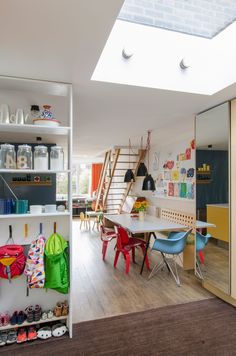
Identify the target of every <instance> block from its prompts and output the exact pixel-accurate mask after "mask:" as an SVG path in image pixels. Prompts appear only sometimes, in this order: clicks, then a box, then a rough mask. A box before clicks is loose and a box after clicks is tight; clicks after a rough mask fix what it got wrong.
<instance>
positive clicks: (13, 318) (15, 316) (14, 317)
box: [10, 311, 18, 325]
mask: <svg viewBox="0 0 236 356" xmlns="http://www.w3.org/2000/svg"><path fill="white" fill-rule="evenodd" d="M17 322H18V312H17V311H14V313H13V314H12V316H11V317H10V324H11V325H16V324H17Z"/></svg>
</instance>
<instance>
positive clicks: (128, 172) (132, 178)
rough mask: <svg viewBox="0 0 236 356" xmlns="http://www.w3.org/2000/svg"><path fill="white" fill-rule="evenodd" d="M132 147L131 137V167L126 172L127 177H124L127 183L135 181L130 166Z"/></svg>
mask: <svg viewBox="0 0 236 356" xmlns="http://www.w3.org/2000/svg"><path fill="white" fill-rule="evenodd" d="M130 148H131V142H130V139H129V169H128V170H127V171H126V173H125V179H124V182H125V183H130V182H135V179H134V173H133V171H132V169H131V168H130Z"/></svg>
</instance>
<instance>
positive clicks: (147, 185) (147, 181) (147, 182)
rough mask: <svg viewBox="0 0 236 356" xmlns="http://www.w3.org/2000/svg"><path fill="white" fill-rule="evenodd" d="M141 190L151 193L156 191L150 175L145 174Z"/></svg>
mask: <svg viewBox="0 0 236 356" xmlns="http://www.w3.org/2000/svg"><path fill="white" fill-rule="evenodd" d="M142 190H151V191H153V192H154V190H156V186H155V182H154V179H153V178H152V176H151V174H147V175H146V177H145V178H144V181H143V188H142Z"/></svg>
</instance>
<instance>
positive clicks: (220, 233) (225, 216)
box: [207, 204, 229, 242]
mask: <svg viewBox="0 0 236 356" xmlns="http://www.w3.org/2000/svg"><path fill="white" fill-rule="evenodd" d="M207 222H209V223H211V224H215V226H216V227H212V228H208V229H207V232H208V233H209V234H211V236H212V237H214V238H215V239H218V240H222V241H227V242H228V241H229V208H228V204H214V205H213V204H209V205H207Z"/></svg>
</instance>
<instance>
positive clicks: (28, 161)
mask: <svg viewBox="0 0 236 356" xmlns="http://www.w3.org/2000/svg"><path fill="white" fill-rule="evenodd" d="M17 168H18V169H32V149H31V146H29V145H19V146H18V151H17Z"/></svg>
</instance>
